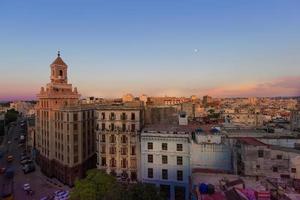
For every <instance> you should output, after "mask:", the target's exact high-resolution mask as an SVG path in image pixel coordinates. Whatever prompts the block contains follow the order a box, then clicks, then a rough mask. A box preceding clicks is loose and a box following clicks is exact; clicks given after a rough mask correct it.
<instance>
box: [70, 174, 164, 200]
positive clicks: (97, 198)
mask: <svg viewBox="0 0 300 200" xmlns="http://www.w3.org/2000/svg"><path fill="white" fill-rule="evenodd" d="M82 199H84V200H151V199H155V200H162V198H161V197H160V196H159V192H158V190H157V188H156V187H155V186H153V185H148V184H142V183H137V184H129V185H127V184H123V185H122V184H120V183H118V182H117V181H116V179H115V178H114V177H113V176H111V175H108V174H106V173H105V172H103V171H100V170H97V169H92V170H89V171H88V172H87V176H86V178H84V179H81V180H77V181H76V182H75V187H74V188H73V189H72V192H71V200H82Z"/></svg>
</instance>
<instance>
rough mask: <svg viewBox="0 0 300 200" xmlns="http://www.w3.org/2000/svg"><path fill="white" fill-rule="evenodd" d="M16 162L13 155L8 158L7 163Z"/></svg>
mask: <svg viewBox="0 0 300 200" xmlns="http://www.w3.org/2000/svg"><path fill="white" fill-rule="evenodd" d="M13 160H14V157H13V156H12V155H9V156H7V158H6V161H7V162H12V161H13Z"/></svg>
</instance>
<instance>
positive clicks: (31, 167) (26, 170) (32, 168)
mask: <svg viewBox="0 0 300 200" xmlns="http://www.w3.org/2000/svg"><path fill="white" fill-rule="evenodd" d="M33 171H35V166H34V164H33V163H31V164H26V165H24V167H23V172H24V174H28V173H30V172H33Z"/></svg>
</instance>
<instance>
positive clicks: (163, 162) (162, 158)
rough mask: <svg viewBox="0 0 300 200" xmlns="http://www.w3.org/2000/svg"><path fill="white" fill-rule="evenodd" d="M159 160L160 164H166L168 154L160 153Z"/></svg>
mask: <svg viewBox="0 0 300 200" xmlns="http://www.w3.org/2000/svg"><path fill="white" fill-rule="evenodd" d="M161 162H162V164H168V156H165V155H162V156H161Z"/></svg>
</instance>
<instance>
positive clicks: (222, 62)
mask: <svg viewBox="0 0 300 200" xmlns="http://www.w3.org/2000/svg"><path fill="white" fill-rule="evenodd" d="M299 10H300V1H299V0H257V1H255V0H252V1H245V0H236V1H230V0H228V1H221V0H148V1H146V0H119V1H116V0H26V1H25V0H19V1H15V0H4V1H0V100H12V99H34V98H35V95H36V94H37V93H38V92H39V90H40V87H41V86H44V85H45V84H46V83H48V82H49V81H50V79H49V76H50V68H49V65H50V63H51V62H52V61H53V60H54V59H55V58H56V52H57V50H58V49H60V50H61V56H62V58H63V59H64V61H65V62H66V63H67V64H68V66H69V68H68V69H69V81H70V82H71V83H72V84H73V85H74V86H76V87H78V90H79V92H80V93H81V94H82V95H83V96H97V97H118V96H121V95H123V94H125V93H132V94H134V95H135V96H139V95H141V94H143V93H144V94H147V95H149V96H165V95H168V96H190V95H193V94H195V95H197V96H202V95H205V94H209V95H212V96H216V97H236V96H244V97H248V96H295V95H300V11H299Z"/></svg>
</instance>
